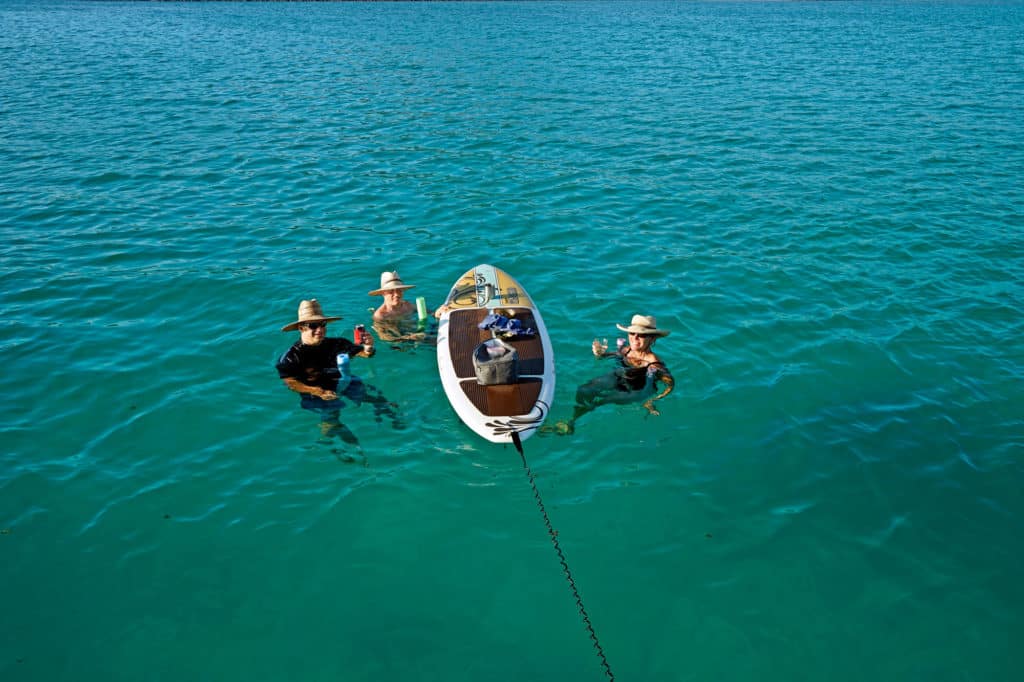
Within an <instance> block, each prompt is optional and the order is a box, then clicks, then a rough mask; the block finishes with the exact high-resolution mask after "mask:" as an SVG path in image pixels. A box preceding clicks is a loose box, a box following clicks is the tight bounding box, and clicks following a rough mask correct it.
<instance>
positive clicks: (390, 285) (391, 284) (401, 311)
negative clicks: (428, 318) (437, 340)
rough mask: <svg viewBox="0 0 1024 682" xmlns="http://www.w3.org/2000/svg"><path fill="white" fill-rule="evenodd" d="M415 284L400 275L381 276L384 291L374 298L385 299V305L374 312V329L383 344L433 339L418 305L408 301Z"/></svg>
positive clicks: (372, 292)
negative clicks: (407, 282)
mask: <svg viewBox="0 0 1024 682" xmlns="http://www.w3.org/2000/svg"><path fill="white" fill-rule="evenodd" d="M415 286H416V285H415V284H406V283H404V282H403V281H402V278H401V277H399V276H398V273H397V272H393V271H392V272H382V273H380V288H379V289H374V290H373V291H371V292H369V295H370V296H383V297H384V302H383V303H381V304H380V307H378V308H377V309H376V310H374V311H373V328H374V330H375V331H376V332H377V334H378V335H379V336H380V338H381V340H382V341H389V342H392V343H395V342H400V341H427V340H430V339H431V338H433V336H432V335H431V334H429V333H428V331H427V328H426V324H424V323H422V322H421V321H420V318H419V309H418V308H417V306H416V304H414V303H412V302H411V301H407V300H405V292H406V290H407V289H412V288H413V287H415Z"/></svg>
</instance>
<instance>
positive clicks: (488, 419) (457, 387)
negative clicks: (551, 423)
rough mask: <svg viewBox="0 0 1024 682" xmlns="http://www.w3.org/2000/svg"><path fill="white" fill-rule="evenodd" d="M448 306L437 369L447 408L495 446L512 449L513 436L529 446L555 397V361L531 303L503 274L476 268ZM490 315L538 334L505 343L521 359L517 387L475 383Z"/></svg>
mask: <svg viewBox="0 0 1024 682" xmlns="http://www.w3.org/2000/svg"><path fill="white" fill-rule="evenodd" d="M445 305H446V306H448V308H447V310H446V311H445V312H444V314H443V315H442V316H441V319H440V323H439V325H438V329H437V368H438V372H439V373H440V375H441V385H442V386H443V387H444V392H445V394H446V395H447V396H448V402H450V403H451V405H452V408H453V409H454V410H455V413H456V414H457V415H458V416H459V419H461V420H462V421H463V423H465V424H466V426H468V427H469V428H471V429H472V430H473V431H475V432H476V433H478V434H479V435H481V436H483V437H484V438H486V439H487V440H489V441H491V442H493V443H511V442H512V434H513V433H518V434H519V438H520V440H526V439H527V438H529V437H530V436H532V435H533V434H534V432H535V431H536V430H537V429H539V428H540V426H541V424H543V423H544V419H545V418H546V417H547V416H548V412H549V411H550V409H551V400H552V398H553V397H554V394H555V356H554V353H553V352H552V350H551V340H550V339H549V338H548V332H547V329H546V328H545V326H544V320H543V318H541V315H540V311H539V310H538V309H537V306H536V305H535V304H534V302H533V299H531V298H530V296H529V295H528V294H527V293H526V290H525V289H523V287H522V285H520V284H519V282H517V281H516V280H515V279H513V278H512V277H511V276H510V275H509V274H508V273H506V272H505V271H503V270H501V269H499V268H496V267H494V266H492V265H478V266H476V267H475V268H473V269H471V270H469V271H467V272H466V273H465V274H463V275H462V276H461V277H459V279H458V280H457V281H456V282H455V286H453V287H452V290H451V292H449V294H448V299H447V300H446V301H445ZM489 314H498V315H503V316H505V317H507V318H508V319H514V320H518V321H519V323H520V324H521V326H522V327H524V328H529V329H533V330H534V331H535V333H534V334H532V335H529V336H526V337H512V338H505V339H504V340H505V342H506V343H508V344H509V345H511V346H512V347H513V348H515V349H516V352H517V353H518V356H519V374H518V377H517V378H516V380H515V381H514V382H513V383H509V384H500V385H491V386H484V385H481V384H479V383H478V382H477V376H476V372H475V370H474V367H473V351H474V350H475V349H476V348H477V346H479V345H480V344H481V343H483V342H484V341H485V340H487V339H490V338H492V337H493V336H494V332H493V331H491V330H485V329H480V328H479V324H480V322H482V321H483V320H484V318H486V317H487V315H489ZM499 336H500V334H499Z"/></svg>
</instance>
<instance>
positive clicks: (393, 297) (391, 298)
mask: <svg viewBox="0 0 1024 682" xmlns="http://www.w3.org/2000/svg"><path fill="white" fill-rule="evenodd" d="M403 294H405V290H404V289H395V290H393V291H385V292H384V302H385V303H387V304H388V307H389V308H394V307H395V306H397V305H398V304H399V303H401V302H402V295H403Z"/></svg>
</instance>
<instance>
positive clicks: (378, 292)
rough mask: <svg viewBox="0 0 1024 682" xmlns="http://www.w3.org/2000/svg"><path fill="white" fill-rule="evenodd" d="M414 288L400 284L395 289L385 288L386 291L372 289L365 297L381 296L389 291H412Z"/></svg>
mask: <svg viewBox="0 0 1024 682" xmlns="http://www.w3.org/2000/svg"><path fill="white" fill-rule="evenodd" d="M415 286H416V285H415V284H400V285H399V286H397V287H387V288H386V289H374V290H373V291H371V292H370V293H369V294H367V296H383V295H384V294H386V293H388V292H389V291H405V290H406V289H412V288H413V287H415Z"/></svg>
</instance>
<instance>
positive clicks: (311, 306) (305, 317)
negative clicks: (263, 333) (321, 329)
mask: <svg viewBox="0 0 1024 682" xmlns="http://www.w3.org/2000/svg"><path fill="white" fill-rule="evenodd" d="M298 317H299V319H297V320H295V321H294V322H292V323H291V324H286V325H285V326H283V327H281V331H283V332H291V331H295V330H296V329H298V328H299V325H300V324H305V323H307V322H323V323H324V324H327V323H328V322H335V321H337V320H340V319H341V318H340V317H329V316H327V315H324V309H323V308H321V307H320V301H318V300H316V299H315V298H311V299H309V300H308V301H303V302H302V303H299V315H298Z"/></svg>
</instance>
